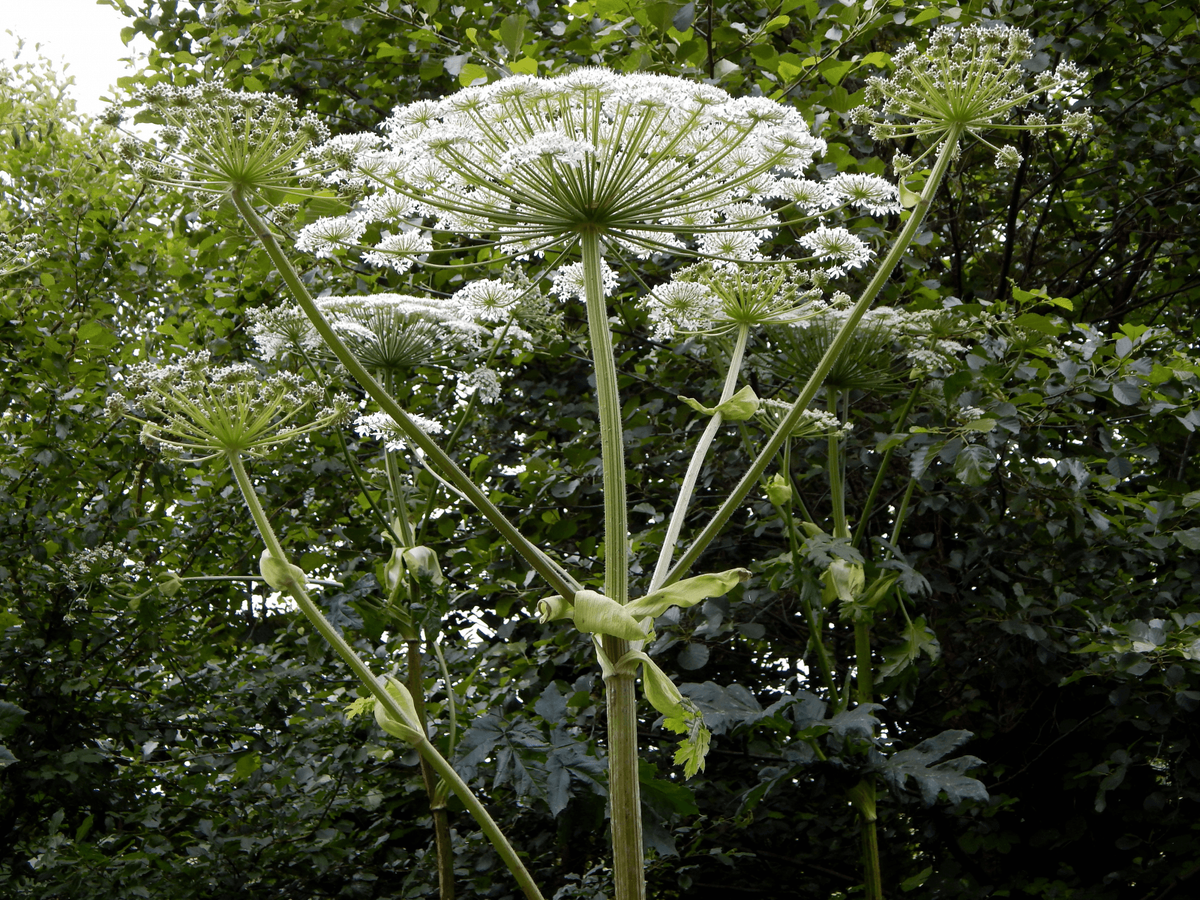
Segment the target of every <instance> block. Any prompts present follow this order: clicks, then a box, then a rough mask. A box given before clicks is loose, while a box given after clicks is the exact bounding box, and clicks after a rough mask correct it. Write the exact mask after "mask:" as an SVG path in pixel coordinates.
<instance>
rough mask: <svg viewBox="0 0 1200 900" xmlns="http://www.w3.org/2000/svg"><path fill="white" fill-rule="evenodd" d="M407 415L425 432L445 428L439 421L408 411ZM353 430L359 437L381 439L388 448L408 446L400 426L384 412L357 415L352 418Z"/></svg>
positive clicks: (435, 432)
mask: <svg viewBox="0 0 1200 900" xmlns="http://www.w3.org/2000/svg"><path fill="white" fill-rule="evenodd" d="M408 417H409V418H410V419H412V420H413V422H414V423H415V424H416V425H417V427H418V428H420V429H421V430H422V431H423V432H425V433H426V434H441V433H442V431H444V430H445V429H443V428H442V424H441V423H440V422H436V421H434V420H433V419H427V418H425V417H424V416H418V415H414V414H413V413H409V414H408ZM354 430H355V431H357V432H358V434H359V435H360V436H361V437H365V438H371V439H373V440H376V441H383V445H384V447H386V448H387V449H388V450H407V449H408V448H409V440H408V438H407V437H406V436H405V434H404V432H403V431H401V430H400V426H399V425H397V424H396V423H395V421H394V420H393V419H392V417H391V416H389V415H388V414H387V413H384V412H376V413H366V414H365V415H361V416H359V417H358V418H357V419H355V420H354ZM414 449H415V448H414Z"/></svg>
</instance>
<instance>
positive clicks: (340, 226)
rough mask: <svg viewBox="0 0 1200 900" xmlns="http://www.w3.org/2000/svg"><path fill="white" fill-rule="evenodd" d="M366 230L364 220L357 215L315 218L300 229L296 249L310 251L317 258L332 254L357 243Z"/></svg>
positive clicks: (303, 251)
mask: <svg viewBox="0 0 1200 900" xmlns="http://www.w3.org/2000/svg"><path fill="white" fill-rule="evenodd" d="M366 230H367V223H366V220H364V219H361V218H359V217H358V216H329V217H327V218H324V219H317V221H315V222H310V223H309V224H308V225H305V226H304V227H303V228H302V229H300V233H299V234H298V235H297V236H296V249H297V250H299V251H301V252H302V253H311V254H313V255H314V256H316V257H317V258H318V259H322V258H328V257H331V256H333V253H334V251H335V250H338V249H343V248H345V247H351V246H353V245H354V244H356V243H358V239H359V238H360V237H362V235H363V232H364V231H366Z"/></svg>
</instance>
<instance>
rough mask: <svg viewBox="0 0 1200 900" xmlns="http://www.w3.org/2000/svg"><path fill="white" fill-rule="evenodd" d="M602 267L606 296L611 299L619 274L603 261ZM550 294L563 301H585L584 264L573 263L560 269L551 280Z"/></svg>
mask: <svg viewBox="0 0 1200 900" xmlns="http://www.w3.org/2000/svg"><path fill="white" fill-rule="evenodd" d="M600 265H601V278H602V279H603V282H604V296H605V297H611V296H612V295H613V293H614V292H615V291H616V289H617V273H616V271H615V270H614V269H613V268H612V267H611V266H610V265H609V264H608V263H606V262H603V261H601V263H600ZM550 293H552V294H554V295H555V296H557V297H560V298H561V299H563V300H582V299H584V282H583V263H581V262H577V263H571V264H570V265H566V266H563V267H562V268H560V269H558V270H557V271H556V272H555V273H554V275H553V277H552V278H551V288H550Z"/></svg>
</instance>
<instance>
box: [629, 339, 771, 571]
mask: <svg viewBox="0 0 1200 900" xmlns="http://www.w3.org/2000/svg"><path fill="white" fill-rule="evenodd" d="M749 336H750V326H749V325H740V326H738V333H737V341H736V342H735V344H734V346H733V355H732V356H731V357H730V360H729V371H728V372H727V373H725V385H724V387H723V388H722V389H721V399H720V400H719V401H718V403H724V402H725V401H726V400H728V399H729V398H730V397H732V396H733V389H734V388H735V387H737V380H738V373H739V372H740V371H741V368H742V357H743V356H745V354H746V341H747V338H749ZM723 419H724V416H722V415H721V413H719V412H717V413H714V414H713V416H712V418H711V419H709V420H708V425H706V426H705V428H704V432H703V433H702V434H701V435H700V440H699V441H697V442H696V449H695V451H693V453H692V459H691V461H690V462H689V463H688V467H687V472H685V473H684V476H683V484H681V485H680V486H679V497H678V498H676V500H675V509H674V511H672V513H671V521H670V522H669V523H668V525H667V536H666V537H665V538H663V545H662V550H661V551H660V553H659V556H658V565H656V566H655V568H654V577H653V578H651V579H650V587H649V588H647V589H646V593H650V592H651V591H656V590H658V589H659V588H660V587H662V584H663V582H664V581H665V580H666V578H667V571H668V570H669V569H670V566H671V557H672V556H674V555H675V542H676V541H677V540H679V532H680V531H681V530H682V528H683V520H684V519H685V518H686V517H687V511H688V506H689V505H690V504H691V502H692V493H693V492H694V491H695V490H696V482H697V481H698V480H699V479H700V472H701V470H702V469H703V468H704V460H705V458H706V457H707V456H708V448H709V447H711V446H712V442H713V439H714V438H715V437H716V436H717V429H719V428H720V427H721V422H722V420H723Z"/></svg>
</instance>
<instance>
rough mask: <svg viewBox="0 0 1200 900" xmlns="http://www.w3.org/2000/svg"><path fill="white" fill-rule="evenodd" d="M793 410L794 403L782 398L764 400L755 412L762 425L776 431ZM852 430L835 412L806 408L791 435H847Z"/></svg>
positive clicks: (796, 436)
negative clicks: (786, 401)
mask: <svg viewBox="0 0 1200 900" xmlns="http://www.w3.org/2000/svg"><path fill="white" fill-rule="evenodd" d="M791 410H792V404H790V403H785V402H783V401H782V400H774V399H767V400H763V401H762V402H761V403H760V404H759V407H758V412H757V413H756V414H755V415H757V417H758V418H759V420H760V422H761V423H762V426H763V428H764V429H765V430H767V431H769V432H774V431H775V430H776V429H777V428H778V427H779V426H780V425H781V424H782V423H783V420H784V419H786V418H787V415H788V413H789V412H791ZM850 431H851V425H850V424H849V423H848V422H843V421H842V420H841V419H839V418H838V417H837V416H836V415H834V414H833V413H831V412H829V411H827V410H824V409H806V410H804V411H803V412H802V413H801V414H800V420H799V421H798V422H797V423H796V425H795V427H794V428H793V429H792V430H791V432H790V433H789V437H793V438H807V437H828V436H830V435H832V436H834V437H845V436H846V435H848V434H849V433H850Z"/></svg>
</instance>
